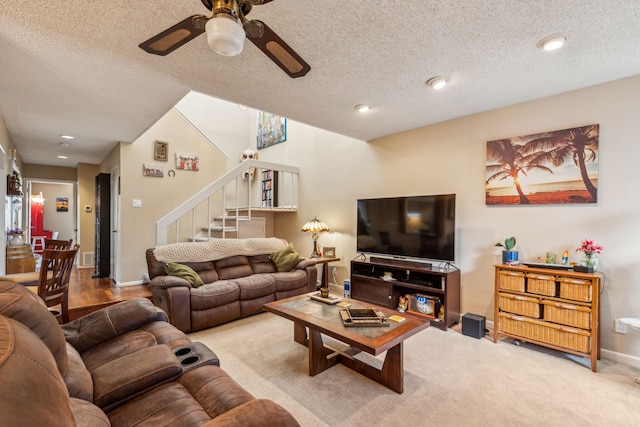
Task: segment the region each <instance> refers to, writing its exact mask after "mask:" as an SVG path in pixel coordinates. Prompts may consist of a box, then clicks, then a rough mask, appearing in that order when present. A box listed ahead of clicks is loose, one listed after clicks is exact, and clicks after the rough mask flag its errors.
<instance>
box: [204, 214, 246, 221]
mask: <svg viewBox="0 0 640 427" xmlns="http://www.w3.org/2000/svg"><path fill="white" fill-rule="evenodd" d="M236 219H237V220H238V221H249V217H248V216H237V217H236V216H228V215H227V216H222V215H220V216H216V217H213V220H214V221H223V220H224V221H235V220H236Z"/></svg>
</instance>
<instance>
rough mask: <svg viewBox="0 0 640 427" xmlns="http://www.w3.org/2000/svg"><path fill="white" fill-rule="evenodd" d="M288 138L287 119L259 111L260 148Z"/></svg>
mask: <svg viewBox="0 0 640 427" xmlns="http://www.w3.org/2000/svg"><path fill="white" fill-rule="evenodd" d="M286 140H287V119H286V118H284V117H282V116H277V115H275V114H271V113H266V112H264V111H258V135H257V145H258V150H261V149H263V148H267V147H270V146H272V145H274V144H278V143H280V142H284V141H286Z"/></svg>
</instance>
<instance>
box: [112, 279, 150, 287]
mask: <svg viewBox="0 0 640 427" xmlns="http://www.w3.org/2000/svg"><path fill="white" fill-rule="evenodd" d="M143 284H144V281H143V280H134V281H132V282H116V286H117V287H119V288H122V287H124V286H135V285H143Z"/></svg>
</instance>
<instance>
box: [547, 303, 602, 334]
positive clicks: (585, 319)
mask: <svg viewBox="0 0 640 427" xmlns="http://www.w3.org/2000/svg"><path fill="white" fill-rule="evenodd" d="M542 304H544V310H543V313H544V316H543V318H544V320H548V321H550V322H555V323H562V324H563V325H568V326H575V327H576V328H582V329H591V309H590V308H589V307H582V306H577V305H571V304H563V303H561V302H553V301H542Z"/></svg>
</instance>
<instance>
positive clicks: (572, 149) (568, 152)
mask: <svg viewBox="0 0 640 427" xmlns="http://www.w3.org/2000/svg"><path fill="white" fill-rule="evenodd" d="M599 133H600V132H599V125H597V124H593V125H588V126H582V127H577V128H571V129H563V130H557V131H551V132H544V133H538V134H535V135H527V136H520V137H513V138H506V139H498V140H495V141H488V142H487V164H486V176H485V198H486V204H487V205H529V204H532V205H533V204H556V205H557V204H575V203H596V202H597V201H598V166H599V165H598V150H599V147H598V145H599Z"/></svg>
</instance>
